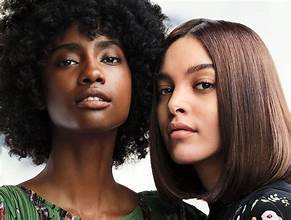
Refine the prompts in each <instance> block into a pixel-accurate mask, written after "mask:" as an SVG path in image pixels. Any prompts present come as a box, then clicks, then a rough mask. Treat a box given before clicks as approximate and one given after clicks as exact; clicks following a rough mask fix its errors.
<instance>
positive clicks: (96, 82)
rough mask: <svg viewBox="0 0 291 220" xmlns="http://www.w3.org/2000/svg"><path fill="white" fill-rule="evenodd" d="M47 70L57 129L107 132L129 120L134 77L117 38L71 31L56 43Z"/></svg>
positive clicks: (48, 98)
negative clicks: (132, 79)
mask: <svg viewBox="0 0 291 220" xmlns="http://www.w3.org/2000/svg"><path fill="white" fill-rule="evenodd" d="M45 68H46V69H45V72H44V74H43V84H44V87H45V96H46V108H47V110H48V113H49V116H50V118H51V121H52V125H53V126H54V127H56V128H61V129H67V130H76V131H84V132H86V131H89V132H92V131H97V132H99V131H100V132H103V131H106V130H110V129H114V128H116V127H118V126H119V125H121V124H122V123H123V122H125V120H126V119H127V116H128V113H129V108H130V102H131V73H130V70H129V67H128V64H127V60H126V57H125V55H124V53H123V50H122V49H121V46H120V45H119V43H118V42H117V41H115V40H114V39H111V38H108V37H106V36H98V37H96V38H94V39H89V38H88V37H87V36H84V35H83V34H81V33H80V32H79V31H78V28H77V26H72V27H70V28H69V29H68V30H67V31H66V32H65V34H64V35H63V36H61V37H60V38H59V39H57V41H56V45H55V48H54V50H53V53H52V55H51V56H50V58H49V59H48V62H47V66H46V67H45Z"/></svg>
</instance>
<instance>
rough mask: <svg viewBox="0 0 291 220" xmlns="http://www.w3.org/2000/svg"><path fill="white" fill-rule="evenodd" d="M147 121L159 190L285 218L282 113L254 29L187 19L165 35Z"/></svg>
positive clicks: (218, 214)
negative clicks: (150, 110) (161, 57)
mask: <svg viewBox="0 0 291 220" xmlns="http://www.w3.org/2000/svg"><path fill="white" fill-rule="evenodd" d="M156 93H157V95H156V97H157V98H156V99H154V105H153V106H154V114H153V120H152V122H153V123H152V128H151V135H150V137H151V140H152V143H151V144H152V148H151V159H152V168H153V175H154V177H155V182H156V185H157V189H158V191H159V192H160V195H161V198H164V200H167V201H172V202H175V201H177V200H178V201H179V200H180V199H181V198H185V199H190V198H197V197H198V198H202V199H204V200H206V201H208V203H209V207H210V216H209V219H218V220H224V219H225V220H239V219H240V220H242V219H244V220H255V219H257V220H259V219H269V220H271V219H277V220H279V219H290V216H291V184H290V181H291V180H290V169H291V139H290V138H291V121H290V112H289V110H288V106H287V103H286V100H285V98H284V94H283V92H282V89H281V87H280V83H279V79H278V76H277V72H276V68H275V66H274V64H273V60H272V58H271V56H270V54H269V52H268V49H267V48H266V46H265V44H264V43H263V41H262V40H261V38H260V37H259V36H258V35H257V34H256V33H255V32H254V31H253V30H251V29H250V28H248V27H246V26H244V25H242V24H239V23H234V22H228V21H220V20H208V19H193V20H190V21H188V22H186V23H184V24H182V25H181V26H180V27H177V28H176V29H175V30H173V31H172V32H171V33H170V34H169V36H168V37H167V39H166V46H165V52H164V56H163V59H162V62H161V67H160V72H159V75H158V78H157V85H156Z"/></svg>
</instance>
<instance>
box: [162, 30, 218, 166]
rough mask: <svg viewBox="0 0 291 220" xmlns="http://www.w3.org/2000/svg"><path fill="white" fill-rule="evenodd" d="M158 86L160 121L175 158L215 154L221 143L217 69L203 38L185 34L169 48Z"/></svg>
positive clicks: (186, 160)
mask: <svg viewBox="0 0 291 220" xmlns="http://www.w3.org/2000/svg"><path fill="white" fill-rule="evenodd" d="M158 88H159V89H158V90H159V101H158V109H157V114H158V121H159V126H160V131H161V134H162V136H163V139H164V142H165V144H166V146H167V148H168V151H169V153H170V155H171V157H172V159H173V160H174V161H175V162H176V163H179V164H195V163H199V162H202V161H206V160H208V159H211V158H214V156H215V155H217V153H218V151H219V147H220V145H219V142H220V140H219V125H218V109H217V95H216V89H215V71H214V68H213V64H212V61H211V59H210V57H209V56H208V53H207V51H206V50H205V49H204V48H203V46H202V44H201V43H200V41H198V40H197V39H196V38H194V37H192V36H185V37H182V38H180V39H178V40H176V41H175V42H174V43H173V44H172V45H171V46H170V47H169V48H168V50H167V51H166V54H165V57H164V62H163V64H162V66H161V69H160V75H159V81H158Z"/></svg>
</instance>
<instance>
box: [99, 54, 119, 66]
mask: <svg viewBox="0 0 291 220" xmlns="http://www.w3.org/2000/svg"><path fill="white" fill-rule="evenodd" d="M120 61H121V59H120V58H118V57H114V56H105V57H103V58H102V59H101V62H102V63H105V64H109V65H117V64H118V63H120Z"/></svg>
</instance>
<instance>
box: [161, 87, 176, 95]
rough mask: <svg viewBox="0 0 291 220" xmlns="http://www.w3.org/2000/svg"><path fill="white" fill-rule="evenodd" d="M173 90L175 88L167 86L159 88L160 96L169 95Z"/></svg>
mask: <svg viewBox="0 0 291 220" xmlns="http://www.w3.org/2000/svg"><path fill="white" fill-rule="evenodd" d="M172 92H173V88H171V87H165V88H160V89H159V95H160V96H164V95H168V94H171V93H172Z"/></svg>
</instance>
